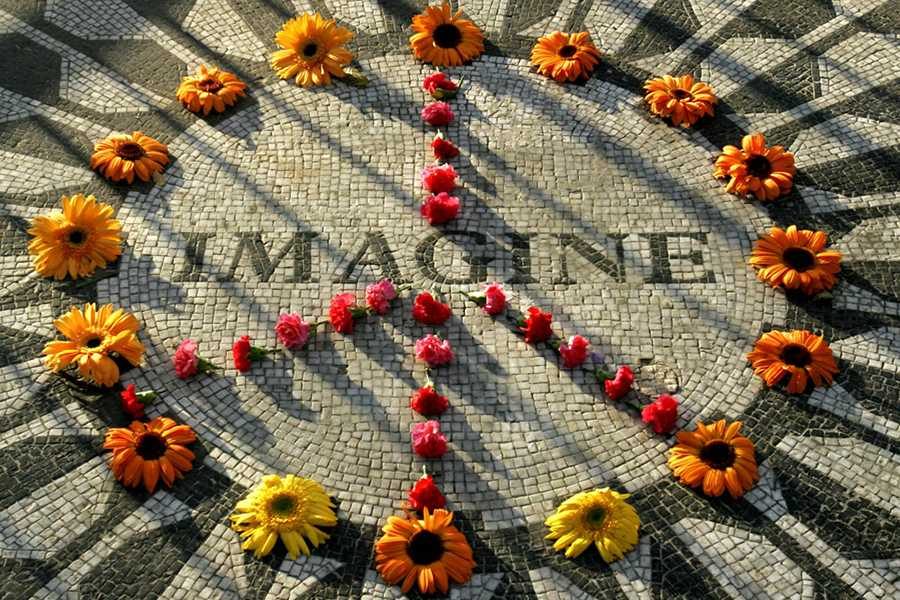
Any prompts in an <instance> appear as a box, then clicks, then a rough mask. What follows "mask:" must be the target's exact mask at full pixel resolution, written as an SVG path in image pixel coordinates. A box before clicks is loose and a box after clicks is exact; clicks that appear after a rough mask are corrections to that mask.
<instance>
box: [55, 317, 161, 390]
mask: <svg viewBox="0 0 900 600" xmlns="http://www.w3.org/2000/svg"><path fill="white" fill-rule="evenodd" d="M53 324H54V325H55V326H56V328H57V329H58V330H59V332H60V333H62V334H63V335H64V336H65V337H66V339H65V340H54V341H52V342H48V343H47V345H46V346H44V356H45V358H44V363H45V364H46V365H47V367H48V368H49V369H51V370H52V371H54V372H55V371H60V370H62V369H65V368H66V367H68V366H69V365H71V364H75V365H77V367H78V373H79V375H81V376H82V377H84V378H85V379H87V380H88V381H91V382H93V383H96V384H97V385H102V386H107V387H109V386H111V385H113V384H115V383H116V382H117V381H118V380H119V366H118V365H117V364H116V361H115V360H114V357H115V356H120V357H122V358H123V359H125V360H127V361H128V362H129V363H131V364H132V365H134V366H138V365H140V364H141V360H142V358H143V356H144V345H143V344H142V343H141V342H140V340H138V337H137V332H138V329H140V328H141V325H140V323H138V320H137V319H136V318H135V317H134V315H132V314H131V313H127V312H125V311H124V310H122V309H121V308H120V309H118V310H117V309H114V308H113V305H112V304H106V305H104V306H102V307H100V309H99V310H98V309H97V306H96V305H95V304H93V303H91V304H85V305H84V310H82V309H80V308H78V307H76V306H73V307H72V308H71V309H70V310H69V312H67V313H66V314H64V315H62V316H61V317H59V318H58V319H56V320H55V321H53Z"/></svg>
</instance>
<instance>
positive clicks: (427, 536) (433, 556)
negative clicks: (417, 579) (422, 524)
mask: <svg viewBox="0 0 900 600" xmlns="http://www.w3.org/2000/svg"><path fill="white" fill-rule="evenodd" d="M406 551H407V553H408V554H409V557H410V558H411V559H412V560H413V562H414V563H416V564H417V565H430V564H431V563H433V562H435V561H436V560H440V558H441V556H443V555H444V543H443V542H442V541H441V536H439V535H437V534H436V533H432V532H430V531H420V532H418V533H416V534H415V535H413V536H412V537H411V538H410V540H409V543H408V544H407V545H406Z"/></svg>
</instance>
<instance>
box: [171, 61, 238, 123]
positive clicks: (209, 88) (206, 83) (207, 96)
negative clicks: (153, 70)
mask: <svg viewBox="0 0 900 600" xmlns="http://www.w3.org/2000/svg"><path fill="white" fill-rule="evenodd" d="M245 89H247V84H245V83H244V82H243V81H241V80H240V79H238V77H237V75H235V74H234V73H231V72H229V71H223V70H222V69H219V68H217V67H212V68H208V67H207V66H206V65H200V68H199V69H197V72H196V73H194V74H193V75H187V76H185V77H183V78H182V79H181V84H179V86H178V91H177V92H175V96H176V97H177V98H178V100H179V101H180V102H181V103H182V104H183V105H184V107H185V108H186V109H188V110H189V111H191V112H194V113H196V112H200V111H203V114H204V115H208V114H209V112H210V111H211V110H215V111H216V112H225V108H226V107H228V106H234V103H235V102H237V100H238V98H239V97H240V96H243V95H244V90H245Z"/></svg>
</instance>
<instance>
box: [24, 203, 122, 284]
mask: <svg viewBox="0 0 900 600" xmlns="http://www.w3.org/2000/svg"><path fill="white" fill-rule="evenodd" d="M114 213H115V209H114V208H113V207H112V206H110V205H109V204H105V203H103V202H97V199H96V198H94V197H93V196H83V195H82V194H75V195H74V196H72V197H71V198H70V197H68V196H63V197H62V211H61V212H60V211H57V212H53V213H50V214H49V215H39V216H37V217H35V218H34V220H33V221H32V222H31V223H32V225H31V228H30V229H29V230H28V233H29V235H32V236H34V239H33V240H31V242H29V244H28V252H29V253H30V254H33V255H34V270H35V271H37V272H38V273H40V274H41V275H43V276H44V277H53V278H55V279H63V278H65V277H66V275H68V276H69V277H71V278H72V279H77V278H78V277H85V276H87V275H90V274H91V273H93V272H94V271H95V270H96V269H98V268H102V267H105V266H106V265H107V264H108V263H110V262H112V261H114V260H116V259H117V258H118V257H119V255H120V254H122V248H121V244H122V224H121V223H119V221H117V220H116V219H115V218H113V215H114Z"/></svg>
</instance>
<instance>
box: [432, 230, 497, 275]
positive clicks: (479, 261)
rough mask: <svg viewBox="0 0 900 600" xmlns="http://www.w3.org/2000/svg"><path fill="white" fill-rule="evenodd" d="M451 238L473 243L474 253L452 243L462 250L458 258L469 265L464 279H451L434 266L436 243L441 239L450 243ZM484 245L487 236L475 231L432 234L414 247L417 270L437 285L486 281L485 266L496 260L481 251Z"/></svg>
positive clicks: (469, 248)
mask: <svg viewBox="0 0 900 600" xmlns="http://www.w3.org/2000/svg"><path fill="white" fill-rule="evenodd" d="M453 236H459V237H463V238H468V239H469V240H471V241H473V242H474V245H475V246H476V249H477V251H476V250H475V249H473V248H471V247H469V245H467V244H456V243H454V245H455V246H456V247H457V248H460V249H462V255H461V256H460V258H461V260H462V261H463V262H464V263H466V264H467V265H469V273H468V275H467V276H465V277H452V276H450V275H447V274H444V273H441V272H440V270H439V269H438V267H437V265H436V264H435V257H434V251H435V247H436V246H437V244H438V242H439V241H441V240H443V239H446V240H448V241H451V242H452V240H450V238H451V237H453ZM486 245H487V236H486V235H485V234H483V233H479V232H477V231H445V232H442V233H433V234H431V235H429V236H428V237H426V238H425V239H424V240H422V241H421V242H419V245H418V246H417V247H416V261H417V262H418V263H419V268H420V269H421V270H422V273H423V274H425V276H426V277H428V278H429V279H433V280H434V281H436V282H438V283H448V284H454V285H461V284H467V283H478V282H480V281H484V280H485V279H487V265H488V264H490V263H491V262H492V261H493V260H494V259H495V258H496V257H495V256H494V255H488V254H486V253H485V252H484V250H483V249H484V247H485V246H486Z"/></svg>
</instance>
